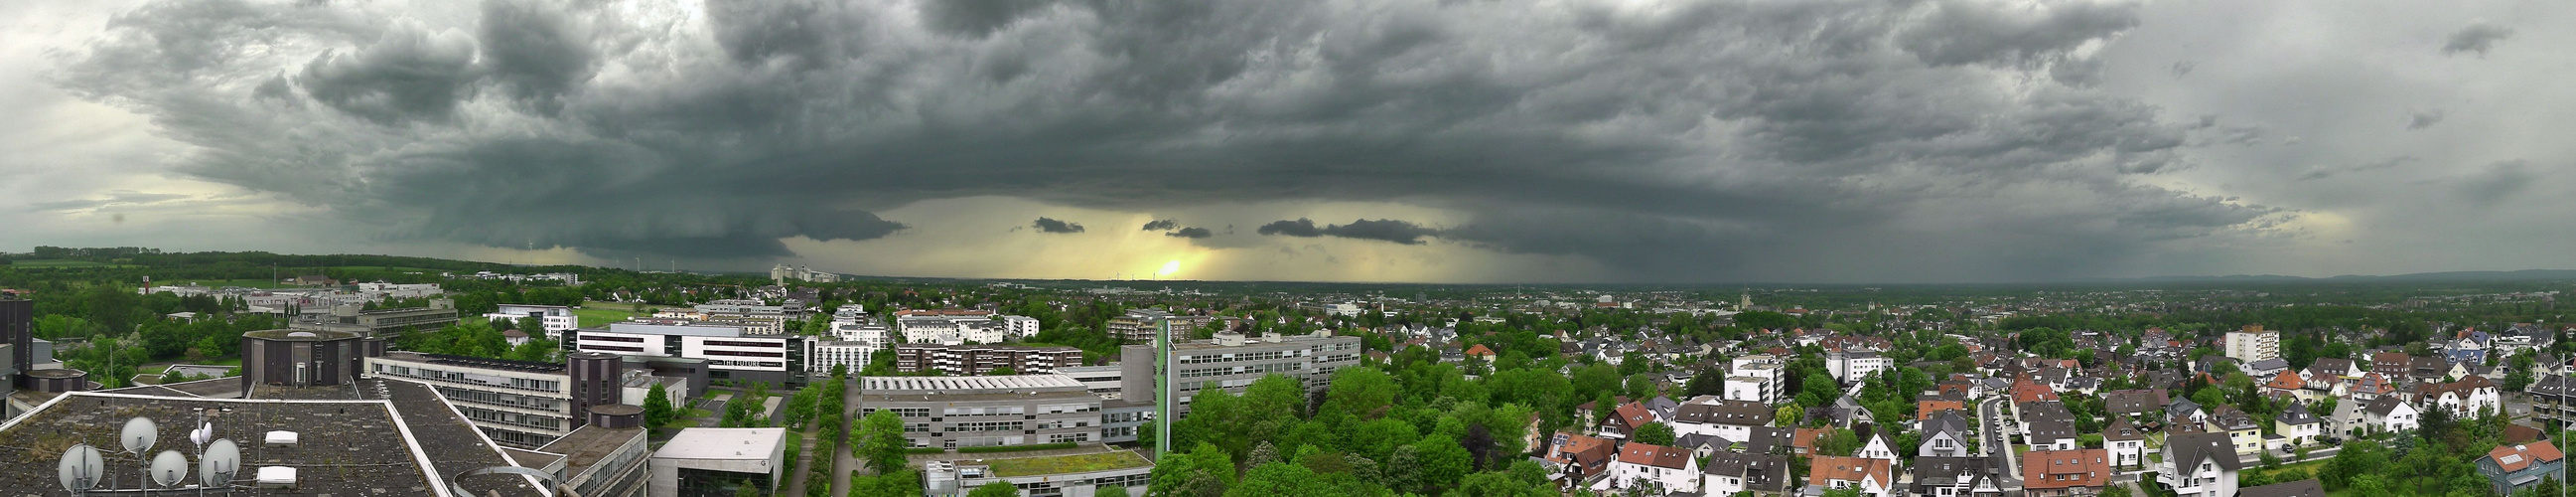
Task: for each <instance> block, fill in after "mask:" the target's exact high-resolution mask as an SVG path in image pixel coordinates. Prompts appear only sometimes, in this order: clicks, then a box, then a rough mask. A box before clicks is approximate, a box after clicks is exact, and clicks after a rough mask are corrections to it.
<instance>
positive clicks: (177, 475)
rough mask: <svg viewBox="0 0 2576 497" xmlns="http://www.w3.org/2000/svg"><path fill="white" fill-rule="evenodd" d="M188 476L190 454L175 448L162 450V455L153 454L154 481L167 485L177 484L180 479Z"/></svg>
mask: <svg viewBox="0 0 2576 497" xmlns="http://www.w3.org/2000/svg"><path fill="white" fill-rule="evenodd" d="M187 477H188V456H184V455H180V454H179V451H175V450H165V451H161V455H157V456H152V482H153V483H159V484H161V486H164V487H167V486H171V485H177V484H179V479H181V478H187Z"/></svg>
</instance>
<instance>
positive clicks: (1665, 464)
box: [1619, 442, 1691, 469]
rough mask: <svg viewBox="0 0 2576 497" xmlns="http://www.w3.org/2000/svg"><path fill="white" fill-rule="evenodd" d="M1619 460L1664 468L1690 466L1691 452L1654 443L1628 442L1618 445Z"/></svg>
mask: <svg viewBox="0 0 2576 497" xmlns="http://www.w3.org/2000/svg"><path fill="white" fill-rule="evenodd" d="M1619 462H1623V463H1628V464H1637V465H1644V466H1654V467H1658V468H1665V469H1684V468H1688V467H1690V464H1691V452H1690V451H1687V450H1681V449H1676V448H1672V447H1665V446H1661V445H1654V444H1642V443H1636V442H1629V443H1628V444H1627V445H1622V446H1619Z"/></svg>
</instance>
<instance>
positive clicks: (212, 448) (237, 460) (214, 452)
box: [197, 438, 241, 496]
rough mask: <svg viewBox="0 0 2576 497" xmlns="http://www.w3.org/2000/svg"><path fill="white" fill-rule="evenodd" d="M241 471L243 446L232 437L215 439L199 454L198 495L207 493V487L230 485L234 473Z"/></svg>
mask: <svg viewBox="0 0 2576 497" xmlns="http://www.w3.org/2000/svg"><path fill="white" fill-rule="evenodd" d="M239 472H241V446H239V445H234V444H233V441H232V439H228V438H219V439H215V442H214V443H212V444H208V445H206V451H205V452H204V453H202V454H199V455H198V456H197V495H200V496H203V495H206V487H212V486H217V485H223V486H226V487H230V486H231V485H232V481H233V474H235V473H239Z"/></svg>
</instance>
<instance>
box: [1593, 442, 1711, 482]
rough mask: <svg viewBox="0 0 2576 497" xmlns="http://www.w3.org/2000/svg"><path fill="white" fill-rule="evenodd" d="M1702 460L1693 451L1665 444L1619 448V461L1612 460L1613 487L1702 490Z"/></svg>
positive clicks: (1639, 444)
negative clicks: (1700, 481) (1700, 469)
mask: <svg viewBox="0 0 2576 497" xmlns="http://www.w3.org/2000/svg"><path fill="white" fill-rule="evenodd" d="M1699 477H1700V475H1699V458H1696V457H1691V451H1689V450H1685V449H1678V448H1673V447H1665V446H1661V445H1652V444H1642V443H1635V442H1630V443H1628V444H1626V445H1622V446H1620V447H1619V458H1618V459H1614V460H1611V461H1610V479H1609V481H1608V483H1609V484H1610V485H1611V488H1617V489H1623V490H1624V489H1632V488H1647V489H1661V490H1662V491H1665V492H1688V491H1692V490H1699V488H1700V485H1699Z"/></svg>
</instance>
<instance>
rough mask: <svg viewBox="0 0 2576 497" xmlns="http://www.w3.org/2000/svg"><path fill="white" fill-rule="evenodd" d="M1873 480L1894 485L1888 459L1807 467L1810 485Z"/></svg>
mask: <svg viewBox="0 0 2576 497" xmlns="http://www.w3.org/2000/svg"><path fill="white" fill-rule="evenodd" d="M2097 452H2098V451H2097ZM1871 480H1876V481H1877V482H1878V486H1880V487H1889V486H1893V484H1894V482H1895V481H1896V478H1895V475H1894V468H1891V467H1889V464H1888V461H1887V460H1886V459H1874V458H1867V457H1841V456H1817V457H1816V458H1815V462H1813V463H1810V464H1809V465H1808V468H1807V484H1808V485H1815V486H1820V487H1828V488H1830V487H1832V486H1833V482H1835V481H1850V482H1861V481H1871Z"/></svg>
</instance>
